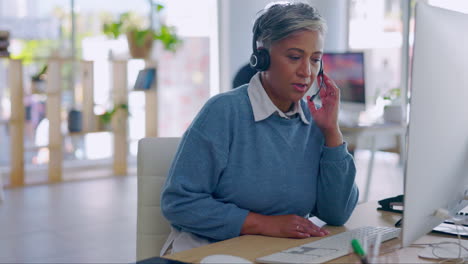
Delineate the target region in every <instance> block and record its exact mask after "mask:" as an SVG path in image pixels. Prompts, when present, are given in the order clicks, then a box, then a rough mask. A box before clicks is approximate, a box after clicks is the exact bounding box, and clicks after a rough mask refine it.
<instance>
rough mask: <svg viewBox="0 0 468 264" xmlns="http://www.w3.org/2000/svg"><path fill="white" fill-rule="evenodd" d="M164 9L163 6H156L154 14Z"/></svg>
mask: <svg viewBox="0 0 468 264" xmlns="http://www.w3.org/2000/svg"><path fill="white" fill-rule="evenodd" d="M163 9H164V6H163V5H161V4H156V12H158V13H159V11H161V10H163Z"/></svg>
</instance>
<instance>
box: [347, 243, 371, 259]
mask: <svg viewBox="0 0 468 264" xmlns="http://www.w3.org/2000/svg"><path fill="white" fill-rule="evenodd" d="M351 245H352V246H353V250H354V253H356V255H358V256H359V258H360V259H361V263H362V264H368V263H369V262H368V261H367V256H366V252H364V250H363V249H362V247H361V244H359V241H358V240H357V239H353V240H351Z"/></svg>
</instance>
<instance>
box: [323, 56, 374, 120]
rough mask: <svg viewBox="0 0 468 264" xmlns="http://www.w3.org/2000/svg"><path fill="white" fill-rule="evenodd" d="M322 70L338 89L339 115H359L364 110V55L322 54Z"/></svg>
mask: <svg viewBox="0 0 468 264" xmlns="http://www.w3.org/2000/svg"><path fill="white" fill-rule="evenodd" d="M322 60H323V70H324V72H325V73H326V74H328V75H329V76H330V77H331V78H332V79H333V80H334V81H335V82H336V84H337V85H338V87H340V90H341V112H340V115H346V114H359V113H360V112H361V111H364V110H365V109H366V93H365V80H364V54H363V53H362V52H343V53H331V52H327V53H324V54H323V56H322Z"/></svg>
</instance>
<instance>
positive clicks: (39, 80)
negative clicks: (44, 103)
mask: <svg viewBox="0 0 468 264" xmlns="http://www.w3.org/2000/svg"><path fill="white" fill-rule="evenodd" d="M46 73H47V64H44V65H43V66H42V67H41V69H40V70H39V71H38V72H37V73H36V74H34V75H33V76H31V91H32V92H33V93H45V90H46V83H45V80H46Z"/></svg>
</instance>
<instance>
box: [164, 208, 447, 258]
mask: <svg viewBox="0 0 468 264" xmlns="http://www.w3.org/2000/svg"><path fill="white" fill-rule="evenodd" d="M376 208H377V202H368V203H364V204H360V205H358V206H357V207H356V210H355V211H354V213H353V215H352V216H351V218H350V219H349V221H348V222H347V223H346V225H345V226H341V227H326V229H328V230H329V231H330V232H331V233H332V234H337V233H340V232H343V231H346V230H348V229H353V228H357V227H360V226H363V225H370V226H393V225H394V223H395V222H396V221H397V220H398V219H400V217H401V214H397V213H390V212H382V211H377V210H376ZM444 238H445V239H447V238H446V237H445V236H443V235H435V234H430V235H426V236H424V237H422V238H421V239H419V240H418V241H417V243H434V242H438V241H440V240H441V239H444ZM317 239H319V238H307V239H287V238H275V237H265V236H255V235H245V236H240V237H236V238H232V239H229V240H225V241H221V242H218V243H214V244H210V245H207V246H203V247H199V248H194V249H190V250H186V251H182V252H178V253H175V254H172V255H168V256H165V258H169V259H174V260H179V261H185V262H191V263H200V260H201V259H203V258H204V257H206V256H209V255H214V254H229V255H234V256H239V257H243V258H245V259H248V260H251V261H254V260H255V259H256V258H258V257H262V256H266V255H269V254H272V253H275V252H278V251H281V250H284V249H287V248H291V247H296V246H299V245H302V244H305V243H308V242H311V241H314V240H317ZM420 250H421V248H415V247H409V248H400V240H399V239H393V240H389V241H387V242H385V243H383V244H382V249H381V251H380V253H381V254H380V257H378V259H377V261H378V262H381V263H399V262H400V263H431V262H430V261H428V260H425V259H420V258H418V252H419V251H420ZM343 262H345V263H359V260H358V258H357V257H356V256H355V255H354V254H351V255H347V256H344V257H341V258H337V259H334V260H332V261H331V262H330V263H343Z"/></svg>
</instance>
